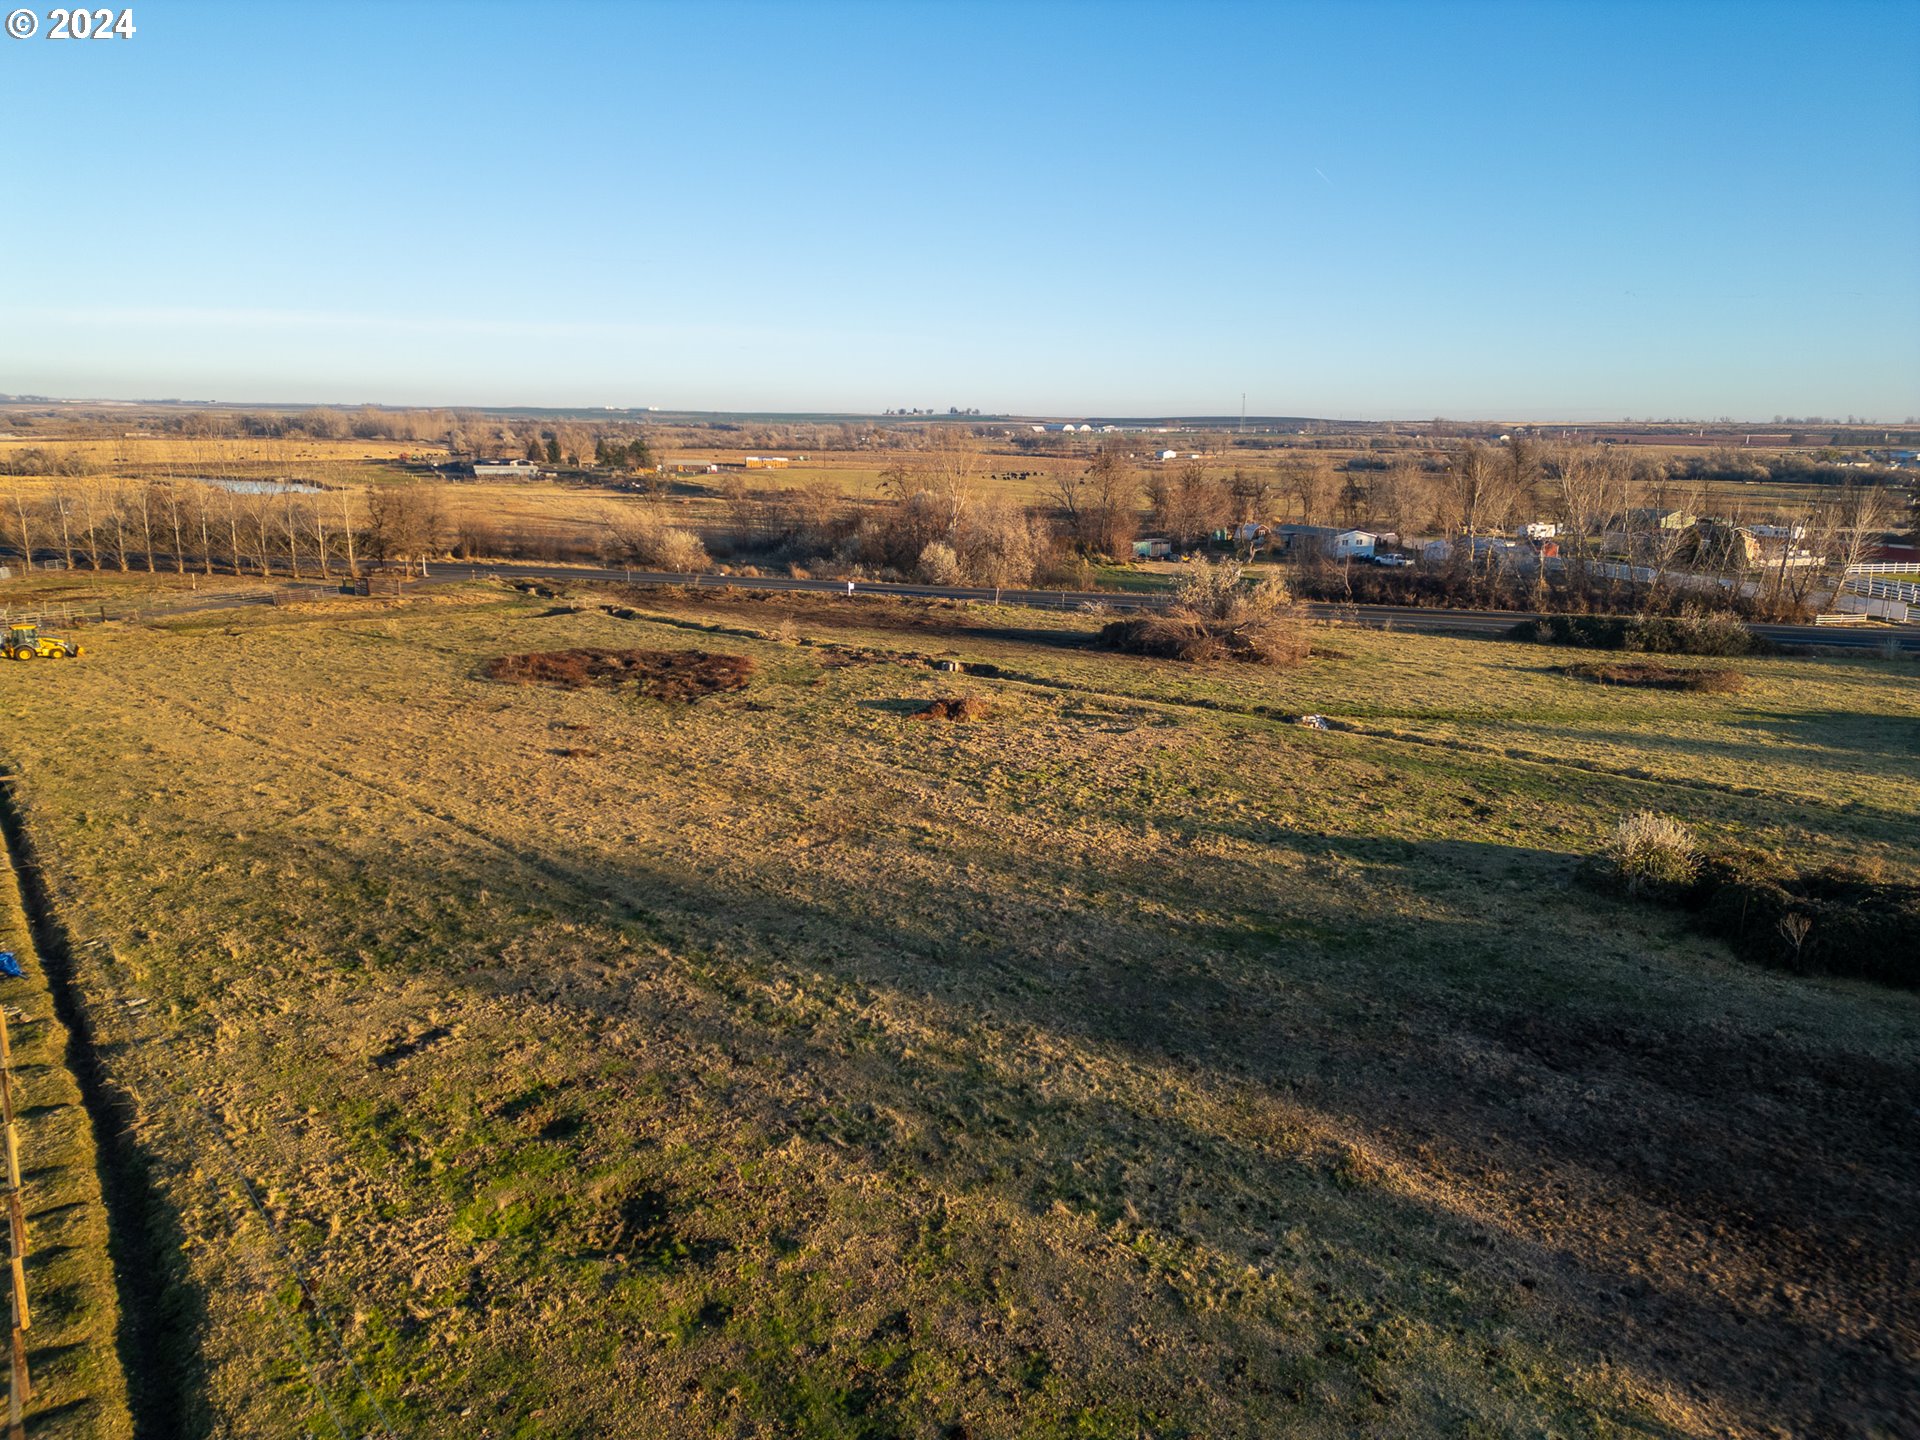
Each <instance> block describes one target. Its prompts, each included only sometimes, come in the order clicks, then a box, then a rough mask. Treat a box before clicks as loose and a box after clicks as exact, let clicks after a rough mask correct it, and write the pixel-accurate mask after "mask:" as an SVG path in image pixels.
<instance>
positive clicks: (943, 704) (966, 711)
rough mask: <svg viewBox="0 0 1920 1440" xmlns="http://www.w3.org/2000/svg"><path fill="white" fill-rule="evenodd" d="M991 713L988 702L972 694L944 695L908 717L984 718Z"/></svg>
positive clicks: (939, 718)
mask: <svg viewBox="0 0 1920 1440" xmlns="http://www.w3.org/2000/svg"><path fill="white" fill-rule="evenodd" d="M989 713H991V712H990V711H989V709H988V706H987V702H986V701H984V700H978V699H975V698H974V697H973V696H971V695H960V696H952V697H942V698H941V699H938V700H933V701H929V702H928V703H927V704H925V705H923V706H921V707H920V708H919V709H918V710H916V711H914V712H913V714H911V715H910V716H908V717H907V718H908V719H910V720H984V719H986V718H987V716H988V714H989Z"/></svg>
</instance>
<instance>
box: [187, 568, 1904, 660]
mask: <svg viewBox="0 0 1920 1440" xmlns="http://www.w3.org/2000/svg"><path fill="white" fill-rule="evenodd" d="M426 578H427V580H428V581H430V582H433V581H439V582H453V581H458V580H467V579H495V580H545V581H568V580H588V581H597V582H600V583H611V584H622V585H678V586H685V587H687V588H689V589H709V590H717V589H723V588H728V587H731V588H733V589H738V590H768V591H775V592H781V593H787V594H812V595H844V594H846V593H847V582H846V581H844V580H794V579H790V578H789V577H787V576H784V575H697V574H696V575H683V574H675V573H672V572H668V571H659V570H622V569H614V568H610V567H606V566H594V565H554V564H543V563H540V562H537V561H517V560H480V561H436V562H434V563H433V564H431V565H429V566H428V571H427V576H426ZM281 588H282V589H311V590H313V591H314V592H315V593H316V594H319V593H331V591H332V588H333V587H331V586H327V587H322V586H320V585H319V584H317V583H313V584H300V583H298V582H282V583H281ZM855 593H856V594H860V595H902V596H909V597H913V598H916V599H927V600H985V601H997V602H999V603H1001V604H1007V605H1027V606H1032V607H1035V608H1038V609H1043V610H1079V609H1083V608H1085V607H1088V606H1102V607H1104V608H1106V609H1108V610H1113V611H1125V610H1152V609H1157V608H1159V607H1160V606H1163V605H1165V604H1166V603H1167V596H1166V595H1165V594H1164V593H1149V594H1139V593H1126V592H1122V591H1114V590H991V589H970V588H967V587H965V586H959V585H908V584H886V583H883V582H881V581H877V580H874V581H869V580H862V581H859V582H857V584H856V585H855ZM272 603H273V601H272V596H271V595H269V594H267V593H265V592H260V593H256V594H237V595H235V594H227V595H207V596H202V597H199V598H197V599H193V600H189V601H183V602H180V603H177V604H170V605H167V606H165V607H157V608H164V609H165V611H166V612H167V613H170V614H179V613H184V612H189V611H198V610H220V609H229V608H232V607H235V606H241V605H269V604H272ZM1307 610H1308V612H1309V613H1310V614H1312V615H1313V616H1314V617H1315V618H1316V619H1321V620H1336V621H1343V622H1345V623H1347V624H1352V625H1364V626H1367V627H1368V628H1370V629H1375V630H1411V631H1417V632H1421V633H1439V634H1452V635H1500V634H1504V633H1505V632H1506V631H1508V630H1510V629H1512V628H1513V627H1514V626H1515V625H1517V624H1518V623H1519V622H1520V621H1522V620H1526V619H1531V618H1534V612H1531V611H1524V610H1445V609H1437V608H1428V607H1422V606H1413V605H1330V604H1322V603H1312V604H1309V605H1308V606H1307ZM1753 629H1754V630H1755V631H1756V632H1757V633H1759V634H1761V635H1765V636H1766V637H1767V638H1768V639H1770V640H1773V641H1775V642H1777V643H1779V644H1782V645H1829V646H1834V647H1836V648H1840V649H1852V650H1878V649H1880V648H1881V647H1882V646H1884V645H1885V644H1886V643H1887V641H1888V639H1889V638H1892V637H1895V636H1897V637H1899V638H1900V640H1901V641H1902V643H1903V644H1904V645H1905V646H1906V647H1907V648H1908V649H1909V650H1915V651H1920V626H1912V625H1904V626H1894V627H1888V626H1879V625H1876V626H1870V627H1865V626H1863V627H1861V628H1860V629H1857V630H1855V629H1845V628H1842V627H1839V626H1833V627H1829V626H1825V625H1817V626H1816V625H1755V626H1754V627H1753Z"/></svg>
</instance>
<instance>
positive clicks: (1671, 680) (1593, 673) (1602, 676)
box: [1559, 661, 1747, 695]
mask: <svg viewBox="0 0 1920 1440" xmlns="http://www.w3.org/2000/svg"><path fill="white" fill-rule="evenodd" d="M1559 673H1560V674H1562V675H1566V676H1568V677H1570V678H1572V679H1575V680H1591V681H1593V683H1594V684H1596V685H1632V686H1637V687H1639V688H1640V689H1645V690H1690V691H1696V692H1699V693H1703V694H1708V695H1732V694H1734V693H1736V692H1737V691H1738V690H1739V689H1740V687H1741V686H1742V685H1744V684H1745V683H1746V679H1747V677H1746V676H1744V675H1742V674H1741V673H1740V672H1739V671H1738V670H1684V669H1680V668H1678V667H1676V666H1673V665H1662V664H1659V663H1658V662H1656V661H1640V662H1637V663H1635V662H1622V663H1618V664H1596V665H1562V666H1561V667H1560V669H1559Z"/></svg>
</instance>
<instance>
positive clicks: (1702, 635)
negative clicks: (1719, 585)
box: [1507, 610, 1774, 655]
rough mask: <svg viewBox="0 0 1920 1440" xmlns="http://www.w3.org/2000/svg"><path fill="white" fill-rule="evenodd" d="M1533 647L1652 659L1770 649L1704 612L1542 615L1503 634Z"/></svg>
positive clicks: (1735, 623) (1728, 619)
mask: <svg viewBox="0 0 1920 1440" xmlns="http://www.w3.org/2000/svg"><path fill="white" fill-rule="evenodd" d="M1507 634H1508V637H1509V638H1510V639H1514V640H1526V641H1529V642H1531V643H1533V644H1536V645H1574V646H1579V647H1581V648H1584V649H1588V650H1636V651H1641V652H1643V653H1647V654H1655V655H1766V654H1771V653H1772V651H1773V649H1774V645H1773V642H1772V641H1770V640H1768V639H1766V637H1764V636H1761V635H1756V634H1754V633H1753V632H1752V631H1751V630H1749V629H1747V627H1746V625H1745V624H1743V623H1742V622H1741V621H1740V620H1739V619H1738V618H1737V617H1735V616H1732V615H1725V614H1719V613H1710V612H1705V611H1697V610H1695V611H1687V612H1683V613H1682V614H1679V615H1543V616H1541V617H1539V618H1538V619H1536V620H1522V621H1521V622H1520V623H1519V624H1518V625H1516V626H1514V627H1513V629H1512V630H1510V631H1508V632H1507Z"/></svg>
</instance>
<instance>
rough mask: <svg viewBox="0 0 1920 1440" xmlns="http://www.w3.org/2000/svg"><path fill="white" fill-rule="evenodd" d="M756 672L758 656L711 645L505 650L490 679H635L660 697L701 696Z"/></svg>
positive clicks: (736, 686)
mask: <svg viewBox="0 0 1920 1440" xmlns="http://www.w3.org/2000/svg"><path fill="white" fill-rule="evenodd" d="M752 674H753V661H752V660H750V659H748V658H747V657H746V656H744V655H718V654H712V653H709V652H708V651H705V650H593V649H581V650H544V651H535V652H533V653H531V654H525V655H501V656H499V657H498V658H496V659H493V660H490V661H488V662H487V666H486V675H487V678H488V679H489V680H498V681H500V682H501V683H503V684H507V685H556V686H558V687H560V688H561V689H563V690H583V689H585V688H587V687H588V686H590V685H605V686H607V687H609V688H613V689H618V688H619V687H621V686H624V685H633V686H635V687H636V688H637V689H638V690H639V692H640V693H641V694H642V695H645V696H647V697H648V698H649V699H654V700H698V699H699V698H700V697H701V696H703V695H717V694H722V693H724V692H727V691H730V690H744V689H745V688H746V686H747V679H748V677H749V676H750V675H752Z"/></svg>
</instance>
